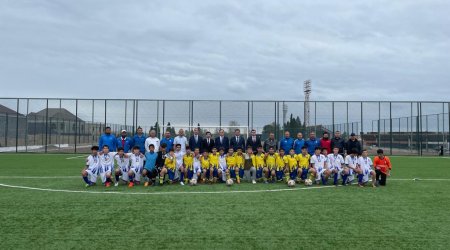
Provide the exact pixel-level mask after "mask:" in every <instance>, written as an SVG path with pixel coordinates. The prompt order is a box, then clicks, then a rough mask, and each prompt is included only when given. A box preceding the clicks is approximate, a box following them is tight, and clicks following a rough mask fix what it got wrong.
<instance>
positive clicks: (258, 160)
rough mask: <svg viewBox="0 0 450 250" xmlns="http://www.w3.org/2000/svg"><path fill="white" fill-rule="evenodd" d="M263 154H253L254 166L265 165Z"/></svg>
mask: <svg viewBox="0 0 450 250" xmlns="http://www.w3.org/2000/svg"><path fill="white" fill-rule="evenodd" d="M265 158H266V157H265V155H264V154H256V155H255V168H256V169H260V168H263V167H265V166H266V161H265Z"/></svg>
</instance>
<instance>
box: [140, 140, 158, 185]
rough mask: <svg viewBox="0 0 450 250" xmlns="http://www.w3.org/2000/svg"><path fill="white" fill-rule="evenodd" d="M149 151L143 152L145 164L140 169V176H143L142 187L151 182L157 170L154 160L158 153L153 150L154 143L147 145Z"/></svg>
mask: <svg viewBox="0 0 450 250" xmlns="http://www.w3.org/2000/svg"><path fill="white" fill-rule="evenodd" d="M148 149H149V150H150V151H149V152H146V153H145V165H144V170H142V176H143V177H144V180H145V182H144V187H148V186H149V185H152V184H153V181H154V180H155V178H156V176H157V175H158V171H157V170H156V160H157V159H158V153H156V152H155V145H153V144H150V145H149V146H148Z"/></svg>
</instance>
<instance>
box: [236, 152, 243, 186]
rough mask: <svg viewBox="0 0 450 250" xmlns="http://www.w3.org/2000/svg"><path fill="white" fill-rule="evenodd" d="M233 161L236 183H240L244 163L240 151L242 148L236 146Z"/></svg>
mask: <svg viewBox="0 0 450 250" xmlns="http://www.w3.org/2000/svg"><path fill="white" fill-rule="evenodd" d="M234 161H235V163H236V167H235V173H236V183H237V184H239V183H241V179H242V178H244V164H245V157H244V153H243V152H242V148H240V147H239V148H238V149H237V152H236V153H235V154H234Z"/></svg>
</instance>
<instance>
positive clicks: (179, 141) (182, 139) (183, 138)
mask: <svg viewBox="0 0 450 250" xmlns="http://www.w3.org/2000/svg"><path fill="white" fill-rule="evenodd" d="M173 143H174V144H180V145H181V151H183V152H186V150H187V149H186V147H187V143H188V142H187V138H186V136H184V129H182V128H181V129H180V130H179V131H178V136H176V137H175V139H173Z"/></svg>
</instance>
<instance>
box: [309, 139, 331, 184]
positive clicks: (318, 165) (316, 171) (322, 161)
mask: <svg viewBox="0 0 450 250" xmlns="http://www.w3.org/2000/svg"><path fill="white" fill-rule="evenodd" d="M321 151H322V150H321V148H319V147H316V148H315V150H314V155H313V156H312V157H311V168H310V173H311V176H312V177H314V178H315V181H316V184H319V183H320V180H322V184H323V185H326V184H327V183H326V179H325V176H324V173H325V170H326V169H327V167H328V163H327V161H326V157H325V156H324V155H322V154H321Z"/></svg>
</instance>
